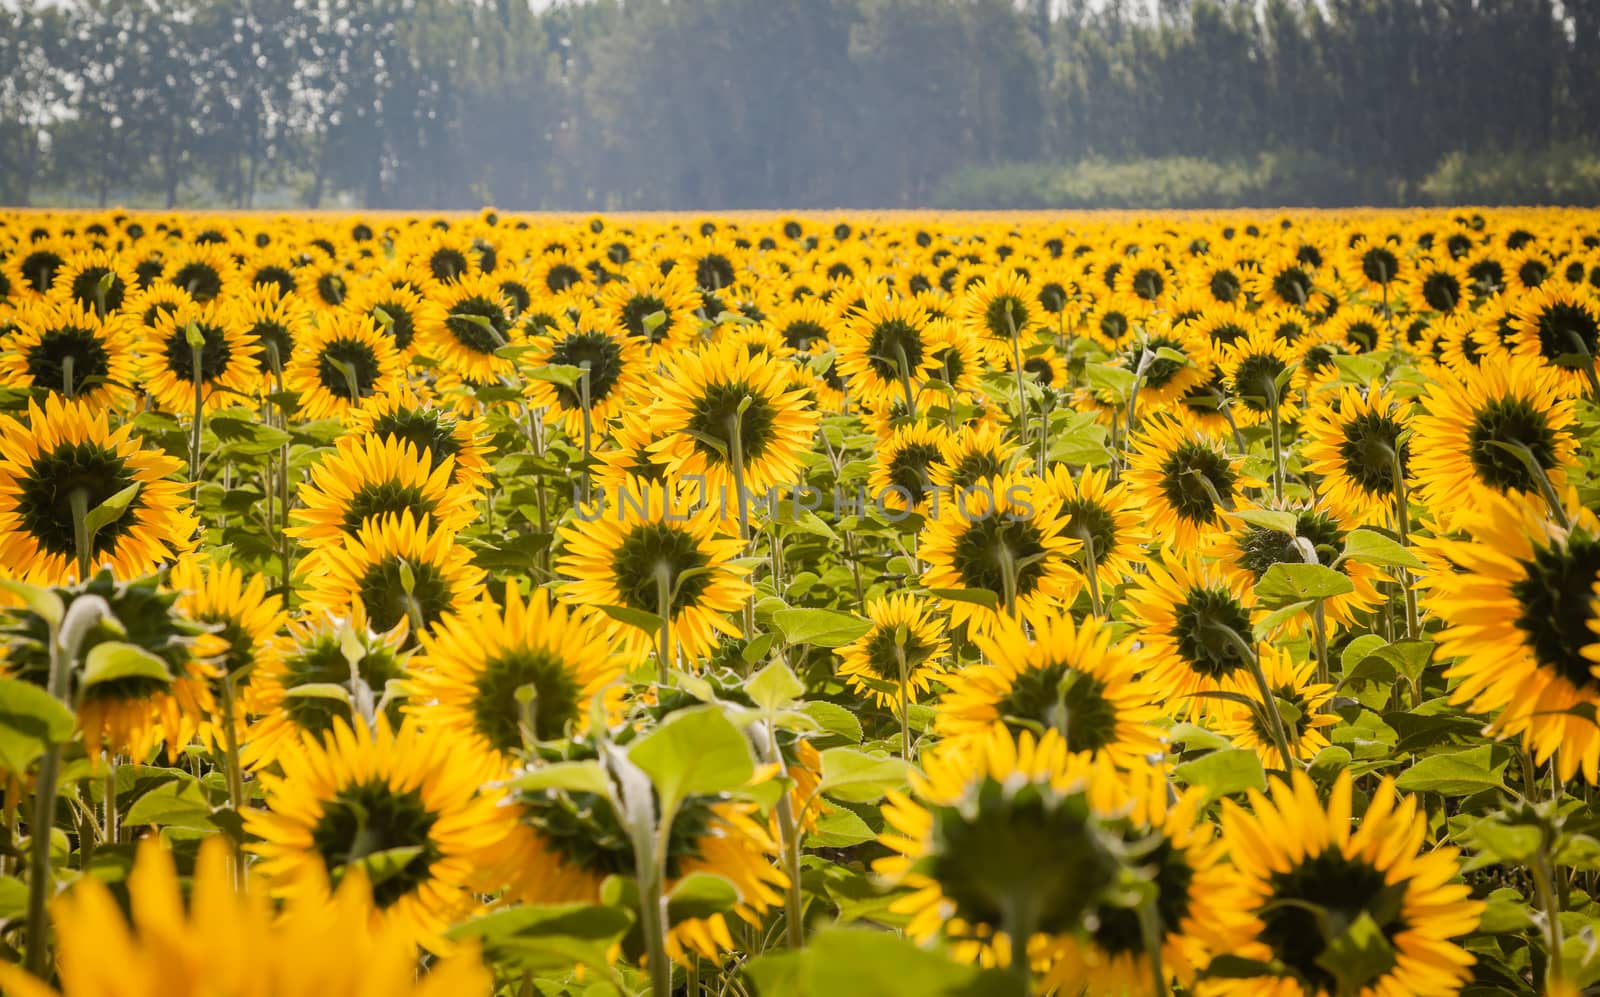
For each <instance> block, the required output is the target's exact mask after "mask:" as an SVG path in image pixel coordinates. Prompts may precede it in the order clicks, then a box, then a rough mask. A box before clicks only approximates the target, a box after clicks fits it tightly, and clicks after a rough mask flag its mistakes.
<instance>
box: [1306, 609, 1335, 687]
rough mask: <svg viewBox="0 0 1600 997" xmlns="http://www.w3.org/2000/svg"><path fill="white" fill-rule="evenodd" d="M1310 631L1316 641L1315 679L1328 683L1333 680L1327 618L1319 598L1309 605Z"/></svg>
mask: <svg viewBox="0 0 1600 997" xmlns="http://www.w3.org/2000/svg"><path fill="white" fill-rule="evenodd" d="M1311 632H1312V634H1313V635H1314V636H1315V638H1316V641H1317V681H1318V682H1321V683H1324V684H1327V683H1330V682H1332V681H1333V678H1332V675H1333V667H1332V664H1331V663H1330V662H1329V661H1328V620H1327V612H1326V611H1325V610H1324V608H1323V600H1321V599H1318V600H1317V602H1316V605H1314V606H1312V607H1311ZM1329 702H1330V703H1331V702H1332V700H1329Z"/></svg>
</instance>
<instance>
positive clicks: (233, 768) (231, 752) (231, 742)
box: [222, 674, 246, 888]
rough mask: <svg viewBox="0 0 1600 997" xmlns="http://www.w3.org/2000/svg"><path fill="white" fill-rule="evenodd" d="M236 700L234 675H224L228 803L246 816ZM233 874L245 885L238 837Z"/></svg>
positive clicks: (240, 885)
mask: <svg viewBox="0 0 1600 997" xmlns="http://www.w3.org/2000/svg"><path fill="white" fill-rule="evenodd" d="M234 701H235V695H234V688H233V676H232V675H231V674H224V675H223V676H222V739H223V751H224V764H225V766H226V768H227V777H228V805H229V806H231V807H232V808H233V812H234V813H236V814H238V815H240V816H241V817H242V816H244V808H245V802H246V801H245V795H244V768H243V766H241V765H240V764H239V731H238V728H237V726H236V725H235V724H234V722H233V720H234V717H233V704H234ZM233 863H234V865H233V876H234V882H235V884H237V885H238V886H239V887H241V888H242V887H243V885H244V846H243V844H242V843H241V842H240V841H239V840H238V839H237V838H235V839H234V842H233Z"/></svg>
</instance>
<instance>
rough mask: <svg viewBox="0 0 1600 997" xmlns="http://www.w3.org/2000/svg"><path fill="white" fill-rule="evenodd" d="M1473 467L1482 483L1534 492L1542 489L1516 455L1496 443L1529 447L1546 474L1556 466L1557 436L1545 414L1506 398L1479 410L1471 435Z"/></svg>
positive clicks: (1470, 446)
mask: <svg viewBox="0 0 1600 997" xmlns="http://www.w3.org/2000/svg"><path fill="white" fill-rule="evenodd" d="M1467 439H1468V447H1469V451H1468V452H1469V454H1470V456H1471V459H1472V467H1473V469H1474V470H1475V471H1476V472H1477V474H1478V478H1479V480H1481V481H1482V482H1483V483H1484V484H1486V485H1488V486H1489V487H1491V488H1494V489H1496V490H1497V491H1501V492H1505V491H1510V490H1512V489H1516V490H1518V491H1524V492H1531V491H1534V490H1536V489H1538V487H1539V482H1538V480H1537V479H1536V478H1535V477H1534V475H1533V472H1532V471H1531V470H1529V468H1528V466H1527V465H1526V464H1524V463H1523V462H1522V459H1521V458H1520V457H1519V456H1518V454H1516V453H1512V452H1510V451H1507V450H1505V449H1503V448H1502V447H1501V446H1497V445H1496V444H1503V445H1504V446H1510V447H1526V448H1527V450H1528V452H1529V453H1531V454H1532V455H1533V459H1534V460H1535V461H1536V462H1537V463H1538V465H1539V466H1540V467H1542V468H1544V469H1545V470H1546V471H1548V470H1550V469H1551V468H1553V467H1554V466H1555V463H1556V434H1555V431H1554V430H1552V429H1551V428H1550V421H1549V420H1548V419H1546V418H1545V415H1544V413H1543V412H1541V411H1539V410H1538V409H1537V408H1535V407H1534V405H1533V404H1532V403H1531V402H1529V401H1528V400H1527V399H1525V398H1514V397H1504V398H1496V399H1495V400H1493V401H1491V402H1488V403H1487V404H1485V405H1484V406H1483V407H1482V408H1481V409H1479V410H1478V412H1477V414H1476V416H1475V417H1474V418H1473V421H1472V429H1471V431H1470V432H1469V433H1468V434H1467Z"/></svg>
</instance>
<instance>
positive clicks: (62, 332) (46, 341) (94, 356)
mask: <svg viewBox="0 0 1600 997" xmlns="http://www.w3.org/2000/svg"><path fill="white" fill-rule="evenodd" d="M69 361H70V363H69ZM27 363H28V379H29V380H30V381H32V382H33V386H34V387H35V388H43V389H45V390H47V391H57V392H62V393H64V394H68V395H72V396H77V395H78V394H80V393H81V392H82V391H83V390H84V388H86V387H89V386H90V384H89V382H90V379H91V378H92V379H94V382H93V383H94V384H99V383H101V382H102V381H104V380H105V377H106V375H107V374H108V373H110V371H111V354H110V353H109V352H108V351H107V350H106V347H105V343H104V342H102V341H101V339H100V337H99V336H97V335H95V334H94V332H93V330H90V329H80V328H78V327H76V326H62V327H59V328H55V329H51V330H50V331H48V332H46V333H45V334H44V335H43V336H41V337H39V341H38V342H37V343H35V344H33V346H31V347H29V349H28V355H27ZM69 367H70V368H71V371H70V373H69V371H68V368H69Z"/></svg>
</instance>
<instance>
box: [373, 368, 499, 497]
mask: <svg viewBox="0 0 1600 997" xmlns="http://www.w3.org/2000/svg"><path fill="white" fill-rule="evenodd" d="M347 419H348V423H347V425H348V426H349V431H350V433H351V434H352V435H357V434H359V435H370V436H373V437H376V438H378V439H392V440H395V441H398V442H400V443H402V444H410V445H411V446H414V447H416V448H417V451H418V452H419V453H422V454H425V455H426V456H427V459H428V465H429V467H431V468H437V467H440V466H441V465H443V464H444V463H445V462H446V461H451V462H453V463H454V466H453V469H452V472H451V484H454V485H460V486H463V487H466V488H471V489H473V490H478V489H482V488H486V487H488V484H489V461H488V456H487V455H488V453H489V434H488V429H487V427H486V426H485V425H484V423H483V420H481V419H478V418H474V417H470V416H463V415H461V414H459V413H455V412H451V411H448V410H446V409H441V408H437V407H435V406H432V405H429V404H426V403H424V402H423V401H422V400H421V399H419V398H417V397H416V396H415V395H413V394H411V393H409V392H407V391H404V390H401V391H399V392H396V393H394V394H390V395H387V396H384V397H381V398H374V399H371V400H370V401H368V402H367V403H366V404H365V405H363V406H362V407H361V408H359V409H354V410H351V411H350V412H349V413H348V415H347Z"/></svg>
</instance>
